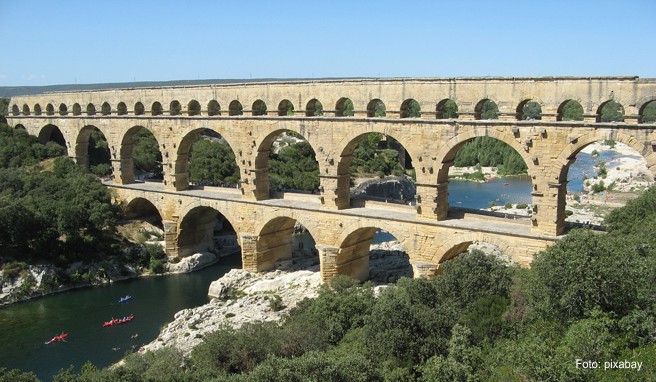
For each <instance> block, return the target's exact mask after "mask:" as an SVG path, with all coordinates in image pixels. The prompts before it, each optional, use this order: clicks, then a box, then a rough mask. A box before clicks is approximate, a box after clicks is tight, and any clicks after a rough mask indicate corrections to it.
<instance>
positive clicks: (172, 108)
mask: <svg viewBox="0 0 656 382" xmlns="http://www.w3.org/2000/svg"><path fill="white" fill-rule="evenodd" d="M181 112H182V106H180V102H178V100H173V101H171V103H170V104H169V115H180V113H181Z"/></svg>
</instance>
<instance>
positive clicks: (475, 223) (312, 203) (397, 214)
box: [104, 181, 563, 241]
mask: <svg viewBox="0 0 656 382" xmlns="http://www.w3.org/2000/svg"><path fill="white" fill-rule="evenodd" d="M104 184H105V185H107V186H108V187H113V188H123V189H130V190H139V191H144V192H154V193H160V194H169V195H180V196H186V197H198V198H201V199H208V200H222V201H229V202H235V203H243V204H255V205H258V206H263V207H270V208H285V209H286V208H289V209H294V210H304V211H312V212H315V213H325V214H331V215H344V216H353V217H365V218H373V219H381V220H386V221H398V222H403V223H412V224H417V225H425V226H434V227H449V228H459V229H464V230H470V231H478V232H485V233H493V234H505V235H511V236H515V237H524V238H530V239H541V240H548V241H556V240H558V239H560V238H562V237H563V236H562V235H561V236H551V235H542V234H539V233H534V232H532V231H531V226H530V224H527V222H528V218H518V219H517V220H514V219H507V218H501V217H492V216H483V215H476V214H464V217H463V218H450V219H446V220H441V221H434V220H429V219H425V218H421V217H419V216H418V215H417V213H416V211H415V210H414V208H412V207H409V206H404V205H398V204H390V206H389V207H385V206H381V205H380V203H379V204H377V205H376V206H375V207H352V208H348V209H343V210H333V209H326V208H323V207H321V203H320V201H319V195H310V194H286V195H285V197H284V198H276V199H267V200H259V201H257V200H250V199H245V198H243V197H242V195H241V193H240V192H239V191H238V190H237V189H231V188H222V187H204V188H192V189H188V190H184V191H172V190H171V189H166V188H165V187H164V185H163V184H162V183H159V182H144V183H133V184H114V183H113V182H112V181H107V182H104Z"/></svg>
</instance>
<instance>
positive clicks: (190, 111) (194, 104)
mask: <svg viewBox="0 0 656 382" xmlns="http://www.w3.org/2000/svg"><path fill="white" fill-rule="evenodd" d="M187 115H189V116H194V115H200V103H199V102H198V101H196V100H195V99H192V100H191V101H189V103H188V104H187Z"/></svg>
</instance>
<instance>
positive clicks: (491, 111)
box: [477, 99, 499, 119]
mask: <svg viewBox="0 0 656 382" xmlns="http://www.w3.org/2000/svg"><path fill="white" fill-rule="evenodd" d="M477 112H478V114H479V118H478V119H498V118H499V108H498V107H497V104H496V103H494V101H491V100H489V99H488V100H485V102H483V104H482V105H481V106H480V109H479V110H477Z"/></svg>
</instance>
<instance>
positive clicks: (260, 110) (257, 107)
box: [253, 99, 267, 116]
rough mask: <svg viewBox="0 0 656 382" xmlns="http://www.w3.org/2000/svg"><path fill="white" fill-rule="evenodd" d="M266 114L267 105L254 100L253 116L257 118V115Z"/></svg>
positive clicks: (259, 100)
mask: <svg viewBox="0 0 656 382" xmlns="http://www.w3.org/2000/svg"><path fill="white" fill-rule="evenodd" d="M266 113H267V105H266V103H264V101H262V100H261V99H258V100H256V101H255V102H253V115H254V116H258V115H266Z"/></svg>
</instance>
